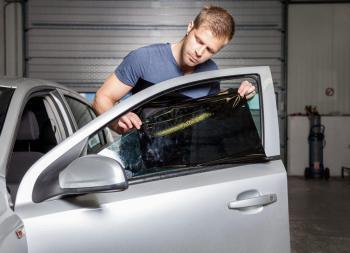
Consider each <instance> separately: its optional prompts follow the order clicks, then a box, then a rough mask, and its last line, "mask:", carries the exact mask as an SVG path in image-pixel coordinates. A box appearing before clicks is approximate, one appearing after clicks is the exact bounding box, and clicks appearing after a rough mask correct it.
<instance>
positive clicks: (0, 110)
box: [0, 87, 15, 135]
mask: <svg viewBox="0 0 350 253" xmlns="http://www.w3.org/2000/svg"><path fill="white" fill-rule="evenodd" d="M14 91H15V89H13V88H5V87H0V135H1V132H2V126H3V125H4V122H5V117H6V113H7V109H8V107H9V104H10V101H11V97H12V95H13V92H14Z"/></svg>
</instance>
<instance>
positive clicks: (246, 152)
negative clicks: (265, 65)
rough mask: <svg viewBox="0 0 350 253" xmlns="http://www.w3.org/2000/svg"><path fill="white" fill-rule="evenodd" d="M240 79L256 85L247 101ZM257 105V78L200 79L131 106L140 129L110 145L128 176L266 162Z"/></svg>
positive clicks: (258, 106)
mask: <svg viewBox="0 0 350 253" xmlns="http://www.w3.org/2000/svg"><path fill="white" fill-rule="evenodd" d="M243 80H248V81H250V82H251V83H252V84H253V85H255V86H256V91H257V95H255V96H254V97H253V98H252V99H250V100H248V101H247V100H246V99H245V98H242V97H240V96H239V94H238V93H237V90H238V87H239V85H240V83H241V82H242V81H243ZM204 91H205V92H204ZM198 94H199V95H198ZM203 94H204V95H203ZM260 109H261V108H260V100H259V92H258V77H255V76H252V77H246V78H235V79H225V80H215V81H211V82H206V83H202V84H200V85H197V86H195V88H186V89H183V90H179V91H176V92H172V93H170V94H166V95H163V96H161V97H159V98H157V99H155V100H153V101H151V102H148V103H147V104H145V105H143V106H142V107H141V108H138V109H137V110H135V111H134V112H135V113H136V114H137V115H138V116H139V117H140V118H141V120H142V122H143V123H142V127H141V129H140V130H134V131H132V132H129V133H127V134H125V135H123V136H121V137H120V138H119V139H117V141H116V142H115V143H113V145H112V146H111V147H110V149H112V150H113V151H114V152H116V153H117V154H118V156H119V157H120V160H121V161H122V163H123V164H124V166H125V168H126V169H127V170H128V171H130V173H131V174H132V176H142V175H147V174H150V173H155V172H166V171H168V170H173V169H178V168H187V167H193V166H199V165H202V166H205V165H211V164H223V163H236V162H237V163H238V162H240V163H241V162H244V161H252V160H255V161H257V160H264V158H265V153H264V150H263V145H262V142H261V134H262V131H261V128H262V127H261V125H262V124H261V110H260Z"/></svg>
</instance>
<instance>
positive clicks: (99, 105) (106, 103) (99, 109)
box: [92, 93, 114, 115]
mask: <svg viewBox="0 0 350 253" xmlns="http://www.w3.org/2000/svg"><path fill="white" fill-rule="evenodd" d="M113 106H114V102H113V101H111V99H110V98H109V97H106V96H103V95H100V94H98V93H97V94H96V96H95V99H94V101H93V102H92V107H93V108H94V110H95V112H96V113H97V114H98V115H100V114H102V113H104V112H105V111H107V110H109V109H110V108H112V107H113Z"/></svg>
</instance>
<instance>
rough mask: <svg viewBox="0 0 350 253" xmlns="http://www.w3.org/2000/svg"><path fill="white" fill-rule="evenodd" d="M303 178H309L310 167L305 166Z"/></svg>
mask: <svg viewBox="0 0 350 253" xmlns="http://www.w3.org/2000/svg"><path fill="white" fill-rule="evenodd" d="M304 178H305V180H307V179H309V178H310V169H309V168H305V170H304Z"/></svg>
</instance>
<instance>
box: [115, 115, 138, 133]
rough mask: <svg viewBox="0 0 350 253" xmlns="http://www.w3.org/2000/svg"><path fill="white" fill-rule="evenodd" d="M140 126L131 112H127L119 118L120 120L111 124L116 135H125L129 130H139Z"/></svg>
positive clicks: (136, 117)
mask: <svg viewBox="0 0 350 253" xmlns="http://www.w3.org/2000/svg"><path fill="white" fill-rule="evenodd" d="M141 125H142V121H141V119H140V118H139V116H137V115H136V114H135V113H133V112H128V113H126V114H124V115H123V116H121V117H120V118H118V119H116V120H115V121H113V123H112V124H111V127H112V129H113V130H114V131H116V132H117V133H118V134H125V133H127V132H129V131H130V130H131V129H134V128H136V129H140V127H141Z"/></svg>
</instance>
